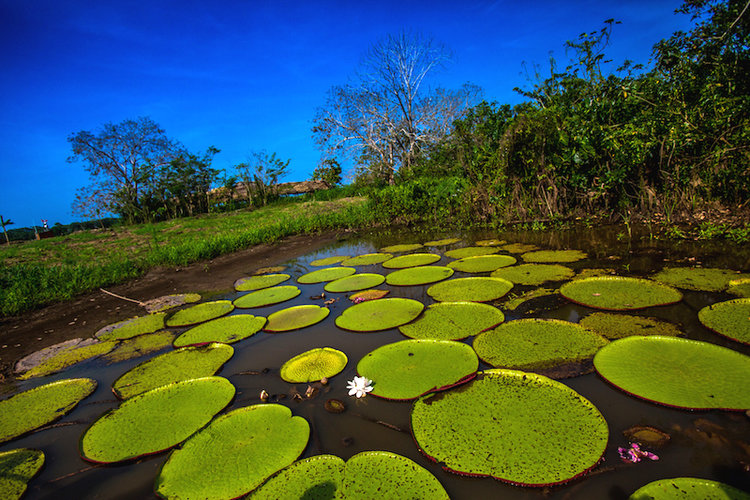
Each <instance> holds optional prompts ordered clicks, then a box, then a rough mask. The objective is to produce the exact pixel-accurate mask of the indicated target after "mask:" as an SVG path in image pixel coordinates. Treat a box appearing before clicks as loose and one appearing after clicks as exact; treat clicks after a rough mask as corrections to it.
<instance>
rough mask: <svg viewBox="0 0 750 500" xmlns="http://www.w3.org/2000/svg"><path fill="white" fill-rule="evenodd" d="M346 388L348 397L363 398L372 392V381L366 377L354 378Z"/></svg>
mask: <svg viewBox="0 0 750 500" xmlns="http://www.w3.org/2000/svg"><path fill="white" fill-rule="evenodd" d="M346 388H347V389H349V395H350V396H355V395H356V396H357V397H358V398H363V397H365V396H366V395H367V393H368V392H370V391H371V390H372V380H370V379H368V378H367V377H354V380H350V381H349V382H347V384H346Z"/></svg>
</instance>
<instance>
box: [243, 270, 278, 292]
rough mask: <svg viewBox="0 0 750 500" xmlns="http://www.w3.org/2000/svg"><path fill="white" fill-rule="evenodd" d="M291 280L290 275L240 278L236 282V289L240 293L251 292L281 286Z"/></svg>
mask: <svg viewBox="0 0 750 500" xmlns="http://www.w3.org/2000/svg"><path fill="white" fill-rule="evenodd" d="M289 278H291V276H289V275H288V274H265V275H262V276H250V277H247V278H240V279H238V280H237V281H235V282H234V289H235V290H237V291H238V292H250V291H253V290H261V289H263V288H268V287H271V286H276V285H278V284H281V283H283V282H285V281H286V280H288V279H289Z"/></svg>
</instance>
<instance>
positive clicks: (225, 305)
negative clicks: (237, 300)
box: [167, 300, 234, 326]
mask: <svg viewBox="0 0 750 500" xmlns="http://www.w3.org/2000/svg"><path fill="white" fill-rule="evenodd" d="M233 310H234V305H232V301H230V300H215V301H213V302H204V303H203V304H198V305H196V306H192V307H188V308H187V309H183V310H181V311H177V312H176V313H174V314H173V315H172V316H171V317H170V318H169V319H168V320H167V326H188V325H194V324H196V323H202V322H204V321H209V320H212V319H216V318H219V317H221V316H224V315H226V314H229V313H230V312H232V311H233Z"/></svg>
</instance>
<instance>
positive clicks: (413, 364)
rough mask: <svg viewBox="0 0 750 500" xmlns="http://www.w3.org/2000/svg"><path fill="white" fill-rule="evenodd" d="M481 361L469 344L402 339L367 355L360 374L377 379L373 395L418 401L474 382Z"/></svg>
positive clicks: (360, 368)
mask: <svg viewBox="0 0 750 500" xmlns="http://www.w3.org/2000/svg"><path fill="white" fill-rule="evenodd" d="M477 368H479V359H477V355H476V354H475V353H474V351H473V350H472V349H471V347H469V346H468V345H466V344H463V343H461V342H453V341H451V340H434V339H423V340H402V341H401V342H396V343H394V344H386V345H384V346H381V347H378V348H377V349H375V350H374V351H372V352H370V353H368V354H366V355H365V356H364V357H363V358H362V359H361V360H359V363H358V364H357V373H359V375H361V376H363V377H367V378H368V379H370V380H373V381H374V382H375V383H374V385H373V390H372V392H371V393H370V394H372V395H373V396H379V397H381V398H386V399H399V400H406V399H414V398H418V397H419V396H422V395H424V394H427V393H428V392H434V391H440V390H443V389H447V388H449V387H453V386H455V385H458V384H461V383H463V382H466V381H467V380H470V379H471V378H473V377H474V375H476V371H477Z"/></svg>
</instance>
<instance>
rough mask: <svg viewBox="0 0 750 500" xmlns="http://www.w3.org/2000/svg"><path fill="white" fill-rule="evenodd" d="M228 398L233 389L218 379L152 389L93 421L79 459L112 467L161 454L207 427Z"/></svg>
mask: <svg viewBox="0 0 750 500" xmlns="http://www.w3.org/2000/svg"><path fill="white" fill-rule="evenodd" d="M233 397H234V386H233V385H232V384H231V383H230V382H229V381H228V380H227V379H225V378H221V377H206V378H198V379H190V380H183V381H180V382H175V383H173V384H169V385H164V386H161V387H157V388H156V389H152V390H150V391H148V392H144V393H143V394H140V395H138V396H134V397H132V398H130V399H126V400H125V401H124V402H123V403H122V404H121V405H120V406H119V407H117V408H115V409H113V410H110V411H108V412H107V413H105V414H104V415H102V416H101V417H99V419H98V420H96V421H95V422H94V423H93V424H92V425H91V427H89V428H88V429H87V430H86V432H85V433H84V435H83V437H82V438H81V444H80V449H81V455H82V456H83V458H85V459H86V460H89V461H91V462H97V463H114V462H122V461H124V460H130V459H133V458H137V457H140V456H144V455H151V454H154V453H159V452H161V451H164V450H167V449H169V448H171V447H173V446H175V445H177V444H179V443H181V442H182V441H184V440H185V439H187V438H188V437H189V436H190V435H191V434H193V433H194V432H195V431H197V430H198V429H200V428H201V427H203V426H204V425H206V424H207V423H208V422H210V421H211V419H212V418H213V417H214V415H216V414H217V413H218V412H220V411H221V410H222V409H223V408H224V407H226V406H227V405H228V404H229V402H230V401H231V400H232V398H233Z"/></svg>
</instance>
